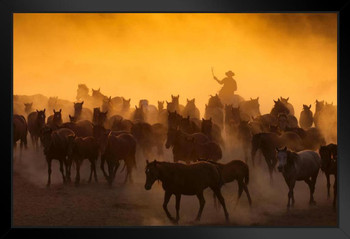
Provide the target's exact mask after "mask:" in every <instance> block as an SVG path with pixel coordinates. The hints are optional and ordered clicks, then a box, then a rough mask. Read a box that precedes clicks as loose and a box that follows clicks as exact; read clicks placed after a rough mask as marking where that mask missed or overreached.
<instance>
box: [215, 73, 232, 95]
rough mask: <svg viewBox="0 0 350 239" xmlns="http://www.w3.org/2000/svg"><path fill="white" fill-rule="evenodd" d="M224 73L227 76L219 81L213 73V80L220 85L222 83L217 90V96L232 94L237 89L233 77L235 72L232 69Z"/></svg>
mask: <svg viewBox="0 0 350 239" xmlns="http://www.w3.org/2000/svg"><path fill="white" fill-rule="evenodd" d="M225 75H226V76H227V77H225V78H224V79H222V80H221V81H220V80H219V79H218V78H217V77H216V76H214V75H213V77H214V80H216V81H217V82H218V83H219V84H220V85H224V86H223V87H222V88H221V90H220V91H219V96H220V95H221V96H225V95H230V94H234V92H235V91H236V90H237V83H236V81H235V80H234V79H233V76H234V75H235V73H233V72H232V71H228V72H226V73H225Z"/></svg>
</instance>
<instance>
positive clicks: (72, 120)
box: [69, 115, 77, 123]
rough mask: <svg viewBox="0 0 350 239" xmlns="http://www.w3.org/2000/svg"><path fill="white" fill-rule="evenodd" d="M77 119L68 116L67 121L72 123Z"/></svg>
mask: <svg viewBox="0 0 350 239" xmlns="http://www.w3.org/2000/svg"><path fill="white" fill-rule="evenodd" d="M76 120H77V119H76V118H75V117H74V116H71V115H69V121H70V122H71V123H74V122H75V121H76Z"/></svg>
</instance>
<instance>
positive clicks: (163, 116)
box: [157, 101, 168, 125]
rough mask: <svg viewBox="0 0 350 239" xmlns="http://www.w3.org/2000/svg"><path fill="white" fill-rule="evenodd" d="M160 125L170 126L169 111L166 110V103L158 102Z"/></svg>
mask: <svg viewBox="0 0 350 239" xmlns="http://www.w3.org/2000/svg"><path fill="white" fill-rule="evenodd" d="M157 119H158V123H161V124H164V125H167V124H168V111H167V110H166V109H164V101H158V118H157Z"/></svg>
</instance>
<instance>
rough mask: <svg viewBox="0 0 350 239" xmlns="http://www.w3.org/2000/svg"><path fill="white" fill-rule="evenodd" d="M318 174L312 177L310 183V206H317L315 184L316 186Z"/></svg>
mask: <svg viewBox="0 0 350 239" xmlns="http://www.w3.org/2000/svg"><path fill="white" fill-rule="evenodd" d="M316 179H317V174H316V175H314V176H312V177H311V181H310V204H311V205H315V204H316V201H315V199H314V192H315V184H316Z"/></svg>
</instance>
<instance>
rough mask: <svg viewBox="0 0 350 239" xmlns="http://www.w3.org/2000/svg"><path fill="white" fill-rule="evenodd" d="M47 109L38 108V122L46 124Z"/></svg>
mask: <svg viewBox="0 0 350 239" xmlns="http://www.w3.org/2000/svg"><path fill="white" fill-rule="evenodd" d="M45 111H46V109H44V110H36V112H37V114H38V118H37V119H38V122H39V124H40V125H45V118H46V116H45Z"/></svg>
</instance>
